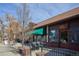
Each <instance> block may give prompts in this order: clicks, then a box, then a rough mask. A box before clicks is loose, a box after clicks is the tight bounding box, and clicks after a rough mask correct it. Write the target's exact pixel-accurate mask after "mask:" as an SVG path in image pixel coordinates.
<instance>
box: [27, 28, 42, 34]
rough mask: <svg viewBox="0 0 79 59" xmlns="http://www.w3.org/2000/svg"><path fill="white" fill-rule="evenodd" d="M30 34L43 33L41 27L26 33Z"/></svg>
mask: <svg viewBox="0 0 79 59" xmlns="http://www.w3.org/2000/svg"><path fill="white" fill-rule="evenodd" d="M32 34H36V35H42V34H43V28H39V29H35V30H33V31H30V32H27V33H26V35H32Z"/></svg>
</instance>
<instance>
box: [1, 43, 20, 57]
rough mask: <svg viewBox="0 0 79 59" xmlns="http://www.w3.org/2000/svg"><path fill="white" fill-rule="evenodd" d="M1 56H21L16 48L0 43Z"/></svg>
mask: <svg viewBox="0 0 79 59" xmlns="http://www.w3.org/2000/svg"><path fill="white" fill-rule="evenodd" d="M0 56H20V54H18V53H17V52H16V50H15V49H13V48H11V47H10V46H8V45H4V44H2V43H0Z"/></svg>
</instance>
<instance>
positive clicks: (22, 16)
mask: <svg viewBox="0 0 79 59" xmlns="http://www.w3.org/2000/svg"><path fill="white" fill-rule="evenodd" d="M17 10H18V11H17V12H18V19H19V21H20V24H21V26H22V37H23V39H22V45H23V44H24V39H25V38H24V37H25V31H24V29H25V28H26V27H27V26H28V24H29V22H30V17H29V9H28V5H27V4H25V3H23V4H20V5H19V7H18V8H17Z"/></svg>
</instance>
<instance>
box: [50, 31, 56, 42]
mask: <svg viewBox="0 0 79 59" xmlns="http://www.w3.org/2000/svg"><path fill="white" fill-rule="evenodd" d="M49 39H50V41H56V30H51V31H50V35H49Z"/></svg>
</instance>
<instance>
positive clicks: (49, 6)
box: [0, 3, 79, 23]
mask: <svg viewBox="0 0 79 59" xmlns="http://www.w3.org/2000/svg"><path fill="white" fill-rule="evenodd" d="M18 6H19V4H14V3H0V17H3V16H4V15H5V14H6V13H10V14H12V15H13V16H15V17H16V18H17V7H18ZM77 7H79V3H39V4H38V3H33V4H32V3H29V4H28V8H29V14H30V17H31V20H32V22H34V23H39V22H41V21H44V20H47V19H48V18H51V17H54V16H56V15H58V14H61V13H64V12H66V11H68V10H71V9H73V8H77Z"/></svg>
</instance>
